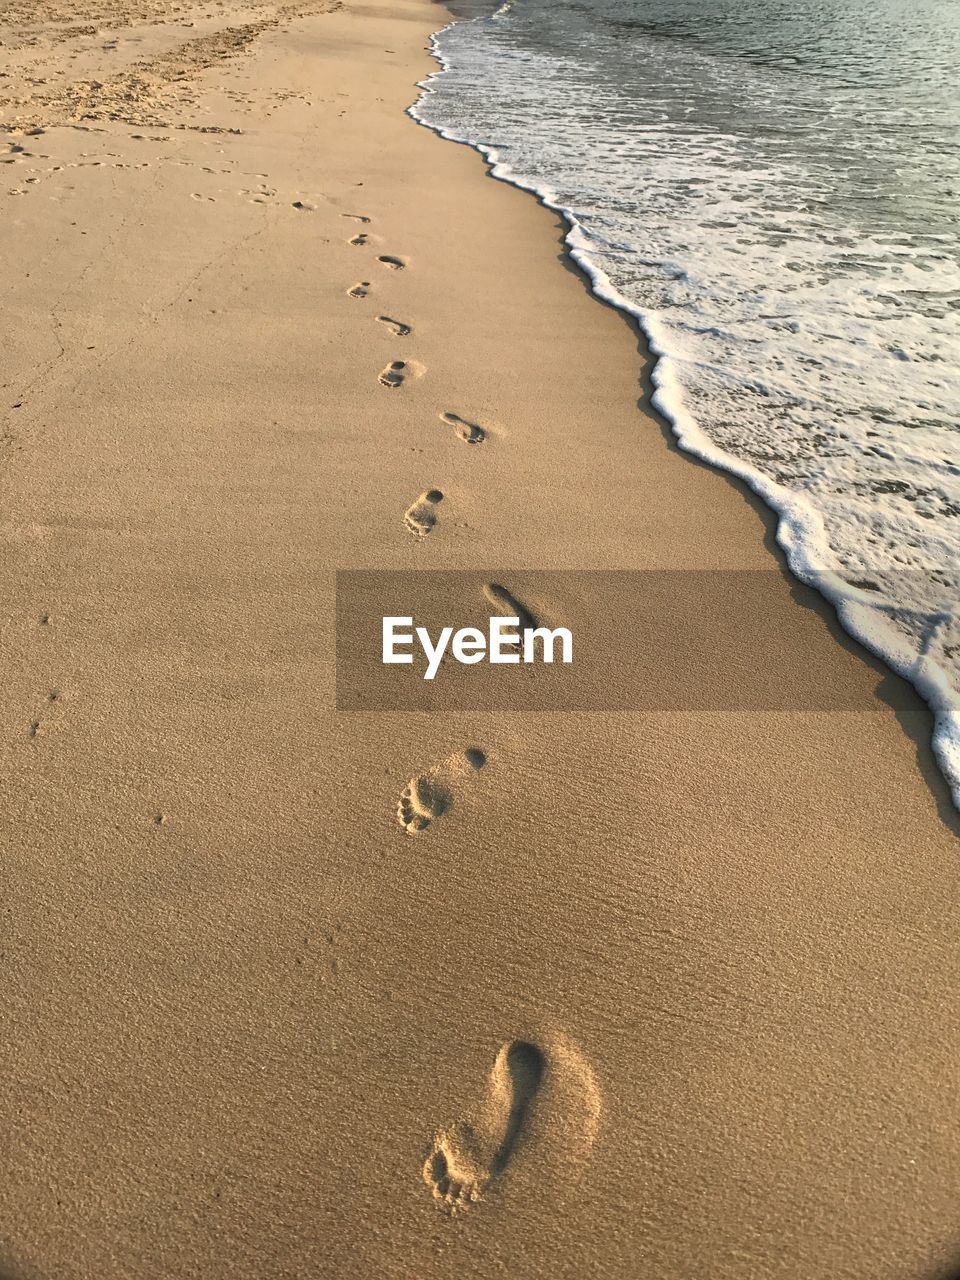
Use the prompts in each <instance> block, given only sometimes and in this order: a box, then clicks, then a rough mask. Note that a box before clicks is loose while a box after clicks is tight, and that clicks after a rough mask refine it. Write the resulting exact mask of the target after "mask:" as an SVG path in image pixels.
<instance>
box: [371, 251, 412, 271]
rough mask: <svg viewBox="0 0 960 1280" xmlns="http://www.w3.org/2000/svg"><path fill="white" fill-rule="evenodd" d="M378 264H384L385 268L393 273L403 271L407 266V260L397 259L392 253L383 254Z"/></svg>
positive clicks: (378, 259)
mask: <svg viewBox="0 0 960 1280" xmlns="http://www.w3.org/2000/svg"><path fill="white" fill-rule="evenodd" d="M377 261H378V262H382V263H383V265H384V266H385V267H389V268H390V269H391V271H402V270H403V268H404V267H405V266H406V265H407V260H406V258H396V257H394V255H393V254H392V253H382V254H381V255H380V257H379V258H377Z"/></svg>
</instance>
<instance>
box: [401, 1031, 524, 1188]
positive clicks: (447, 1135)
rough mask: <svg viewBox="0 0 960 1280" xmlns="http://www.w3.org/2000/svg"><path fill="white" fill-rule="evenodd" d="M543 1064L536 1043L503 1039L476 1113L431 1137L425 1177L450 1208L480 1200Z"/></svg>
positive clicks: (517, 1130)
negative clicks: (472, 1116)
mask: <svg viewBox="0 0 960 1280" xmlns="http://www.w3.org/2000/svg"><path fill="white" fill-rule="evenodd" d="M545 1068H546V1060H545V1058H544V1055H543V1053H542V1052H541V1051H540V1049H538V1048H537V1046H536V1045H535V1044H530V1042H529V1041H527V1040H511V1041H509V1042H508V1043H507V1044H504V1045H502V1046H501V1048H500V1052H499V1053H498V1054H497V1056H496V1060H495V1061H494V1064H493V1068H492V1070H491V1072H490V1076H489V1081H488V1087H487V1094H486V1097H485V1098H484V1101H483V1105H482V1107H481V1108H480V1110H479V1112H478V1113H477V1115H476V1117H475V1118H472V1119H471V1120H469V1121H461V1122H460V1123H459V1124H455V1125H452V1126H451V1127H450V1128H449V1129H443V1130H441V1131H440V1132H439V1133H438V1134H437V1136H436V1137H435V1138H434V1140H433V1146H432V1147H431V1149H430V1154H429V1155H428V1156H427V1159H426V1162H425V1164H424V1166H423V1180H424V1182H426V1184H427V1186H428V1187H430V1189H431V1191H432V1192H433V1195H434V1197H435V1199H437V1200H439V1201H440V1202H441V1203H442V1204H444V1205H445V1206H446V1207H447V1208H448V1209H449V1210H450V1212H451V1213H456V1212H457V1210H458V1209H462V1208H465V1207H466V1206H468V1205H469V1204H471V1203H472V1202H473V1201H475V1200H479V1199H480V1197H481V1196H482V1195H483V1193H484V1190H485V1189H486V1187H487V1185H488V1184H489V1183H490V1182H491V1181H493V1179H495V1178H498V1177H499V1176H500V1175H501V1174H502V1173H503V1172H504V1170H505V1169H506V1168H507V1166H508V1164H509V1163H510V1159H511V1157H512V1156H513V1153H514V1151H515V1149H516V1147H517V1143H518V1142H519V1140H520V1138H521V1137H522V1136H523V1131H524V1127H525V1125H526V1121H527V1117H528V1114H529V1111H530V1107H531V1104H532V1103H533V1101H534V1099H535V1098H536V1096H537V1093H538V1091H539V1089H540V1085H541V1083H542V1081H543V1076H544V1071H545Z"/></svg>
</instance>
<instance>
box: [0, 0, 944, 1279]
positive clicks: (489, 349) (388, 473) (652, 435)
mask: <svg viewBox="0 0 960 1280" xmlns="http://www.w3.org/2000/svg"><path fill="white" fill-rule="evenodd" d="M325 9H326V10H330V11H329V12H324V10H325ZM439 15H442V11H440V10H438V9H437V8H436V7H434V6H432V5H429V4H425V3H420V2H419V0H391V3H387V2H386V0H384V2H383V3H380V4H364V3H362V2H361V0H346V3H344V4H334V3H330V4H326V5H325V4H323V3H322V0H315V2H314V3H310V2H309V0H304V2H303V3H300V4H295V5H282V6H278V5H276V4H270V3H264V4H263V5H258V6H254V5H251V6H248V7H240V6H237V5H234V4H216V5H214V4H206V5H204V4H200V5H193V4H191V3H184V4H181V5H179V6H178V5H174V4H172V3H169V0H139V2H138V0H84V2H83V3H82V4H81V3H77V4H70V5H68V4H66V3H65V2H64V3H63V4H57V3H48V2H47V0H22V2H21V3H13V4H11V3H9V2H8V0H4V2H3V3H0V39H2V41H3V44H2V47H0V53H2V55H3V64H2V69H3V72H4V76H3V78H0V125H2V127H3V129H4V130H5V132H4V133H3V134H0V160H3V161H4V162H5V163H4V164H3V165H2V166H0V237H2V261H3V264H4V268H3V274H2V281H0V285H2V290H3V295H2V296H3V316H4V322H5V323H4V330H5V333H4V347H3V371H2V384H3V400H2V403H0V434H2V442H3V448H2V450H0V537H2V555H0V624H2V640H3V675H4V695H3V698H2V702H0V716H2V738H0V823H2V850H3V868H2V886H3V887H2V899H3V917H2V918H3V926H2V943H0V950H2V964H0V1012H2V1016H3V1035H2V1045H3V1051H4V1061H3V1063H2V1071H0V1082H2V1083H0V1096H2V1117H3V1133H2V1138H3V1141H2V1167H0V1272H2V1273H3V1275H4V1277H5V1278H6V1280H78V1278H80V1277H83V1278H84V1280H121V1278H123V1280H172V1278H174V1277H177V1278H181V1277H182V1278H188V1277H189V1278H193V1277H197V1278H200V1277H202V1278H203V1280H220V1278H221V1277H222V1278H223V1280H226V1278H227V1277H229V1278H230V1280H247V1278H249V1280H254V1278H256V1280H266V1278H269V1280H279V1278H281V1277H298V1278H299V1277H304V1278H306V1277H316V1276H337V1277H340V1276H343V1277H354V1276H355V1277H375V1276H376V1277H380V1276H385V1277H394V1276H396V1277H406V1276H421V1275H424V1276H441V1277H443V1276H451V1277H453V1276H457V1277H462V1276H471V1277H473V1276H478V1277H485V1276H492V1275H507V1276H510V1277H526V1276H540V1275H544V1276H557V1275H563V1276H577V1277H579V1276H605V1277H606V1276H610V1277H651V1280H654V1278H655V1280H680V1278H681V1277H683V1278H689V1277H694V1276H697V1277H701V1276H709V1277H710V1280H726V1278H728V1277H729V1278H731V1280H732V1278H738V1280H739V1278H743V1277H777V1278H780V1277H782V1278H784V1280H786V1278H788V1277H789V1278H790V1280H794V1278H797V1280H800V1278H802V1280H846V1278H848V1277H849V1278H853V1277H856V1280H911V1278H916V1280H934V1277H940V1276H944V1275H947V1274H949V1269H950V1267H951V1265H955V1263H956V1261H957V1259H958V1258H960V1197H958V1187H960V1131H958V1120H960V1054H958V1048H960V1039H958V1008H960V1005H958V994H960V992H958V976H960V974H958V963H957V941H956V911H957V907H956V904H957V901H958V898H960V864H958V859H957V851H958V846H957V840H956V835H957V828H956V824H955V821H954V818H953V815H952V811H951V809H950V807H949V802H948V799H947V797H946V794H945V790H944V788H943V786H942V784H941V783H940V782H939V780H938V778H937V775H936V773H935V771H934V770H933V768H932V765H931V761H930V754H929V750H928V748H927V746H926V745H925V744H926V741H927V736H928V733H929V724H928V722H927V718H926V716H925V713H924V712H923V711H922V709H921V708H920V707H919V705H918V704H917V702H916V700H915V699H914V698H913V696H912V694H911V693H910V691H909V690H908V689H907V688H906V687H905V686H904V685H903V684H901V683H900V682H899V681H897V680H895V679H893V678H892V677H889V676H887V675H885V674H884V672H883V671H882V670H881V669H880V668H879V667H878V666H877V665H876V664H875V663H873V662H871V661H870V660H868V659H866V658H865V657H864V656H863V655H862V654H861V653H860V652H859V651H858V650H856V648H855V647H854V646H852V645H850V644H848V643H847V642H845V641H844V640H843V637H842V636H841V635H840V633H839V631H838V629H837V627H836V625H835V624H833V623H832V622H831V621H830V619H829V617H828V616H827V614H826V613H825V612H824V611H823V610H822V609H820V608H819V606H818V605H817V602H816V601H815V600H813V599H812V598H811V597H810V596H809V595H808V594H807V593H805V592H803V591H800V590H799V589H796V588H794V587H792V586H791V584H790V582H789V581H788V579H787V578H786V576H785V575H783V574H782V573H781V572H779V571H778V576H777V579H776V581H777V586H776V591H777V593H778V596H779V599H780V604H781V606H782V607H783V608H784V609H785V610H786V611H787V613H788V614H791V615H792V616H795V617H796V619H797V627H796V629H795V630H794V629H793V628H792V627H787V628H786V629H785V632H784V635H783V654H780V655H772V656H771V661H781V660H787V659H790V660H797V661H802V660H804V658H805V657H806V656H807V655H809V656H810V657H811V659H812V660H816V661H817V662H822V663H825V664H827V665H828V666H829V667H830V668H831V670H833V671H834V675H835V680H836V682H837V687H838V688H839V689H841V690H846V689H849V690H850V691H852V693H853V694H855V695H856V697H862V698H863V699H866V702H867V709H866V710H862V711H860V710H858V711H849V712H843V713H827V712H822V713H812V712H805V713H802V714H801V713H790V712H777V713H769V714H757V713H753V714H748V713H736V712H726V713H717V714H710V715H697V714H692V713H677V712H672V713H669V714H668V713H661V714H648V715H612V716H611V715H592V714H572V713H568V714H553V715H548V714H528V715H522V714H512V715H511V714H505V713H501V714H497V715H492V714H479V713H476V714H469V715H468V714H459V715H446V716H440V715H438V716H429V715H412V714H404V715H389V716H387V715H377V714H343V713H341V714H337V713H336V712H335V711H334V710H333V688H334V684H333V681H334V668H333V572H334V570H336V569H337V568H347V567H351V568H363V567H385V568H434V569H436V568H447V569H451V568H463V569H478V568H480V569H485V570H490V571H491V572H495V573H496V574H497V575H498V581H501V582H505V583H506V585H507V587H509V571H510V570H511V569H519V568H523V567H529V568H580V569H583V568H650V567H654V568H661V569H662V568H678V569H703V568H766V569H771V568H776V565H777V561H776V557H775V552H774V551H773V550H772V549H771V525H770V520H769V518H768V517H767V516H766V515H765V514H764V513H763V512H762V511H760V510H759V509H758V508H757V505H756V504H755V503H754V502H753V501H751V500H750V499H749V498H748V497H747V496H746V495H745V494H744V492H743V491H742V490H741V489H740V488H738V487H737V486H736V485H735V484H732V483H730V482H729V481H728V480H727V479H725V478H724V477H722V476H718V475H716V474H714V473H713V472H711V471H710V470H708V469H707V468H705V467H702V466H699V465H697V464H695V463H694V462H692V461H690V460H689V459H688V458H685V457H683V456H682V455H680V454H679V453H678V452H676V450H674V449H673V448H672V447H671V445H670V442H669V439H668V436H667V433H665V431H664V428H663V426H662V424H660V423H658V422H657V421H656V420H655V419H654V417H652V416H651V415H650V413H649V412H647V411H646V410H645V409H644V408H643V407H642V406H641V408H640V409H639V410H638V406H637V400H638V396H640V397H641V399H645V396H646V393H645V392H643V394H642V395H641V391H642V387H641V386H639V385H638V378H639V377H640V376H641V374H642V371H643V369H644V368H645V366H646V358H645V356H644V355H643V353H642V351H641V350H640V349H639V345H638V340H637V337H636V334H635V333H634V332H633V330H632V329H631V328H630V327H629V326H628V325H627V324H626V323H625V322H624V320H623V319H622V318H621V317H620V316H618V315H617V314H616V313H615V312H613V311H611V310H609V309H607V308H604V307H602V306H601V305H599V304H598V303H597V302H595V301H594V300H593V299H592V298H591V297H590V296H589V294H588V292H587V290H586V288H585V286H584V284H583V281H582V280H581V278H580V277H579V276H578V275H577V273H576V272H575V271H573V270H572V269H571V268H570V265H569V263H568V262H566V260H565V259H564V258H563V255H562V254H561V251H560V238H559V228H558V226H557V223H556V220H555V218H554V217H553V216H552V215H551V214H549V213H548V212H546V211H544V210H543V209H541V208H540V207H538V206H537V204H536V203H535V202H534V201H533V200H532V199H531V198H530V197H529V196H526V195H524V194H522V193H519V192H517V191H515V190H512V189H510V188H508V187H506V186H503V185H502V184H498V183H496V182H493V181H491V180H489V179H488V178H486V177H485V176H484V169H483V164H482V162H481V160H480V159H479V158H478V157H477V156H476V155H475V154H474V153H472V152H470V151H468V150H467V149H464V148H459V147H457V146H454V145H452V144H449V143H445V142H443V141H441V140H440V139H438V138H437V137H435V136H434V135H433V134H431V133H429V132H428V131H427V130H425V129H422V128H419V127H418V126H416V125H415V124H414V123H413V122H412V121H411V120H410V119H409V118H407V117H406V116H405V115H404V114H403V109H404V107H406V106H407V105H408V104H409V103H410V102H411V101H412V99H413V97H414V92H415V91H414V82H415V81H416V80H417V79H418V78H420V77H421V76H423V75H424V74H425V73H427V72H428V71H429V70H430V67H431V64H430V61H429V58H428V56H427V54H426V53H425V51H424V46H425V42H426V36H427V34H428V32H429V31H430V30H431V29H433V28H434V27H435V26H437V25H438V23H439V21H440V16H439ZM190 24H192V25H190ZM352 215H360V216H362V217H363V218H368V219H369V222H361V221H356V220H353V218H352ZM358 235H359V236H361V237H364V238H365V242H364V243H360V244H353V243H351V240H352V239H353V238H354V237H356V236H358ZM383 256H387V257H393V258H395V259H397V260H398V261H397V263H395V264H393V265H391V264H390V263H389V262H383V261H380V260H378V259H380V258H381V257H383ZM398 266H399V267H400V268H402V269H397V267H398ZM362 282H368V283H366V284H362ZM356 285H362V287H361V290H360V292H361V294H365V296H359V297H351V296H348V290H350V289H351V288H353V287H354V286H356ZM379 316H386V317H388V318H389V319H391V320H393V321H397V322H399V323H400V324H401V325H404V326H409V327H410V328H411V329H412V332H411V333H409V334H406V335H401V334H399V333H397V332H396V330H395V326H392V325H388V324H386V323H378V322H377V317H379ZM398 360H402V361H404V362H405V364H406V365H407V368H406V369H405V370H404V371H403V372H404V375H405V380H404V383H403V385H402V386H401V387H398V388H396V387H395V388H388V387H385V386H383V385H381V383H380V381H379V377H380V375H381V372H384V373H386V374H388V373H389V372H390V366H391V365H392V364H393V362H395V361H398ZM410 375H412V376H410ZM387 381H388V382H389V381H390V379H389V377H388V379H387ZM443 414H450V415H455V416H454V417H452V418H447V419H443V418H442V417H441V415H443ZM464 422H465V423H467V424H475V425H479V426H480V427H481V428H482V429H483V430H484V431H485V433H486V438H485V439H484V441H483V442H482V443H481V444H480V445H479V446H472V445H470V444H468V443H467V441H465V440H464V438H463V424H464ZM468 433H469V428H468ZM432 490H438V491H439V492H440V493H442V495H443V500H442V502H438V501H436V500H435V499H427V498H424V499H422V500H421V499H419V498H418V495H425V494H428V493H430V492H431V491H432ZM405 513H406V523H405ZM424 524H426V525H427V526H428V528H427V531H426V536H423V535H424V528H423V526H424ZM791 596H792V597H793V598H791ZM801 620H802V622H803V625H800V624H801ZM742 625H743V626H744V627H749V625H750V620H749V618H745V619H744V620H743V624H742ZM795 636H796V637H802V651H801V648H800V646H801V641H800V640H799V639H796V638H795ZM609 640H610V644H611V645H616V644H617V643H618V637H617V635H616V634H615V632H613V633H611V635H610V637H609ZM733 678H734V677H733V676H732V675H731V680H732V679H733ZM736 678H737V679H738V680H741V681H742V680H743V676H742V674H741V675H739V676H737V677H736ZM481 764H482V766H483V767H482V768H481V767H478V766H479V765H481ZM398 817H399V818H400V819H401V821H398ZM411 819H416V820H415V821H412V822H411ZM404 824H406V825H407V826H413V827H414V828H415V829H417V832H418V833H417V834H416V835H412V836H411V835H409V834H407V833H406V832H405V830H404Z"/></svg>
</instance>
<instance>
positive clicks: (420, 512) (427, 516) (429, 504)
mask: <svg viewBox="0 0 960 1280" xmlns="http://www.w3.org/2000/svg"><path fill="white" fill-rule="evenodd" d="M442 501H443V494H442V493H441V492H440V490H439V489H428V490H427V491H426V493H421V495H420V497H419V498H418V499H417V500H416V502H412V503H411V504H410V506H409V507H407V509H406V511H405V512H404V513H403V523H404V524H405V525H406V526H407V528H408V529H409V530H410V532H411V533H412V534H414V535H415V536H416V537H418V538H425V537H426V536H427V534H428V533H432V532H433V528H434V525H435V524H436V523H437V505H438V504H439V503H441V502H442Z"/></svg>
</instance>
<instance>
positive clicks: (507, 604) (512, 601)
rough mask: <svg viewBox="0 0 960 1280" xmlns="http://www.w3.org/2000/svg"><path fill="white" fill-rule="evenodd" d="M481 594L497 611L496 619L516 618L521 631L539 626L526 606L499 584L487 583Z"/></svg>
mask: <svg viewBox="0 0 960 1280" xmlns="http://www.w3.org/2000/svg"><path fill="white" fill-rule="evenodd" d="M483 594H484V595H485V596H486V597H487V599H488V600H489V601H490V603H491V604H492V605H493V606H494V608H495V609H496V610H497V617H500V618H518V619H519V626H520V630H521V631H525V630H527V629H530V630H533V629H534V628H536V627H538V626H539V625H540V624H539V623H538V622H537V620H536V618H535V617H534V615H533V614H532V613H531V612H530V610H529V609H528V608H527V607H526V605H524V604H522V603H521V602H520V601H519V600H518V599H517V597H516V596H515V595H513V594H512V593H511V592H510V591H508V590H507V588H506V587H502V586H501V585H500V583H499V582H488V583H487V584H486V586H485V587H484V588H483Z"/></svg>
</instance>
